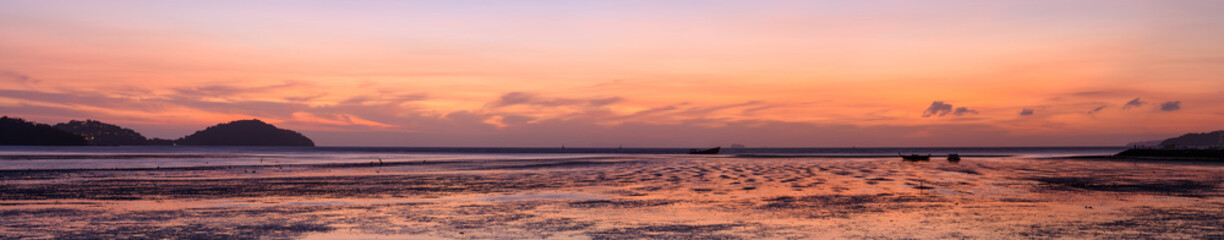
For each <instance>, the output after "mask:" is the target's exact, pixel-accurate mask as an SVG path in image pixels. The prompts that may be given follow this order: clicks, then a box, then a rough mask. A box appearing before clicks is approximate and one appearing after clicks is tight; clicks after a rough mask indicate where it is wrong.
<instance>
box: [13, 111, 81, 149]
mask: <svg viewBox="0 0 1224 240" xmlns="http://www.w3.org/2000/svg"><path fill="white" fill-rule="evenodd" d="M86 144H89V142H88V141H86V140H85V138H84V137H81V136H80V135H76V134H73V133H70V132H66V131H64V130H60V129H58V128H55V127H51V125H47V124H38V123H32V122H26V121H25V120H22V119H20V118H9V117H8V116H3V117H0V145H59V146H73V145H86Z"/></svg>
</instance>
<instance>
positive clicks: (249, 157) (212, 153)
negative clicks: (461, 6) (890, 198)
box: [0, 146, 1126, 170]
mask: <svg viewBox="0 0 1224 240" xmlns="http://www.w3.org/2000/svg"><path fill="white" fill-rule="evenodd" d="M689 150H690V149H687V148H487V147H196V146H192V147H186V146H117V147H114V146H71V147H67V146H0V170H48V169H148V168H177V167H209V166H214V167H215V166H244V165H269V164H293V165H311V164H334V163H339V164H343V163H366V162H375V161H384V162H402V161H448V160H450V161H454V160H488V161H496V160H523V159H567V158H591V157H625V158H634V157H640V158H643V159H660V158H669V157H671V158H692V157H702V158H742V159H745V160H751V159H759V158H838V159H845V158H864V159H866V158H896V157H897V155H898V154H904V155H910V154H919V155H927V154H930V155H932V156H933V157H942V156H946V155H947V154H950V153H956V154H960V155H961V156H962V157H965V158H1034V159H1036V158H1048V157H1067V156H1099V155H1112V154H1116V153H1118V152H1121V151H1123V150H1126V148H1125V147H938V148H722V151H721V152H720V153H719V154H717V155H690V154H687V152H688V151H689Z"/></svg>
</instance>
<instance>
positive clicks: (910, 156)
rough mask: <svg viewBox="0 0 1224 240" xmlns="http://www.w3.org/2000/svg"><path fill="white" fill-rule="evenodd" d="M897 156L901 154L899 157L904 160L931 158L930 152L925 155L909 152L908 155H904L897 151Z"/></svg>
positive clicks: (925, 159)
mask: <svg viewBox="0 0 1224 240" xmlns="http://www.w3.org/2000/svg"><path fill="white" fill-rule="evenodd" d="M897 156H901V159H902V160H906V161H930V160H931V154H927V155H926V156H921V155H918V154H910V155H909V156H905V155H901V154H900V153H898V154H897Z"/></svg>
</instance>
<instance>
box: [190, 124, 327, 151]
mask: <svg viewBox="0 0 1224 240" xmlns="http://www.w3.org/2000/svg"><path fill="white" fill-rule="evenodd" d="M175 144H178V145H183V146H311V147H313V146H314V141H311V140H310V138H307V137H306V136H303V135H302V134H301V133H298V132H295V131H292V130H286V129H280V128H276V126H272V125H271V124H267V123H264V122H263V121H260V120H258V119H253V120H238V121H233V122H229V123H223V124H218V125H216V126H212V127H208V128H206V129H204V130H200V131H196V132H195V133H193V134H191V135H187V136H186V137H183V138H179V139H178V140H175Z"/></svg>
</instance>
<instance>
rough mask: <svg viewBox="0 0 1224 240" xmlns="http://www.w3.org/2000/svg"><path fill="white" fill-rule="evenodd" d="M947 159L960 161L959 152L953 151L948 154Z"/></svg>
mask: <svg viewBox="0 0 1224 240" xmlns="http://www.w3.org/2000/svg"><path fill="white" fill-rule="evenodd" d="M948 161H949V162H960V154H955V153H951V154H948Z"/></svg>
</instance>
